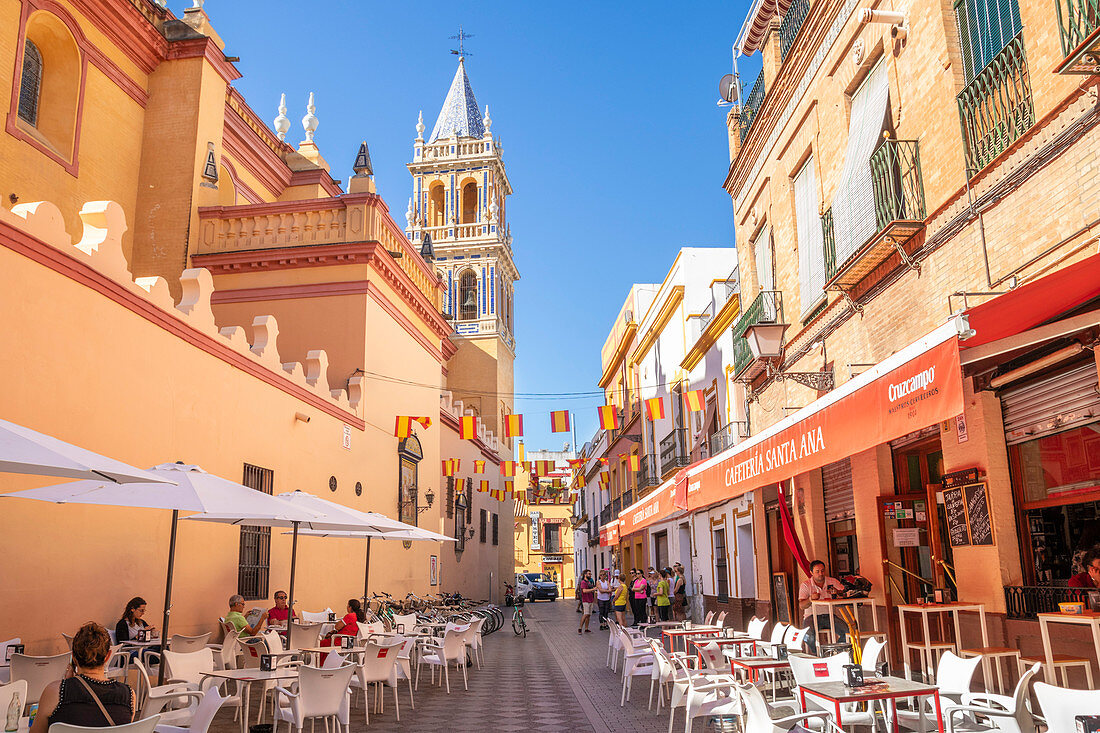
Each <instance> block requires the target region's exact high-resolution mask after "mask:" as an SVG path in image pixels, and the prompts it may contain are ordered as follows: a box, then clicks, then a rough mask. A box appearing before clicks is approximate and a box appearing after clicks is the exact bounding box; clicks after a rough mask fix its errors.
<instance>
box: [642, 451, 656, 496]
mask: <svg viewBox="0 0 1100 733" xmlns="http://www.w3.org/2000/svg"><path fill="white" fill-rule="evenodd" d="M641 464H642V470H641V471H639V472H638V474H639V475H638V488H639V489H645V488H646V487H647V486H656V485H657V484H659V483H661V475H660V473H659V472H658V471H657V456H653V455H649V456H642V457H641Z"/></svg>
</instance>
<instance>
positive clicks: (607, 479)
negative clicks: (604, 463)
mask: <svg viewBox="0 0 1100 733" xmlns="http://www.w3.org/2000/svg"><path fill="white" fill-rule="evenodd" d="M600 483H601V484H603V485H604V486H607V485H608V484H609V483H611V474H610V472H608V471H600Z"/></svg>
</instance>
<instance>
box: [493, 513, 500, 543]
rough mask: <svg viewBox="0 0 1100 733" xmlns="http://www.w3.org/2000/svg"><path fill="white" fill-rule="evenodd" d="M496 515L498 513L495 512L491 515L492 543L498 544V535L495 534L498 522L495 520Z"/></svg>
mask: <svg viewBox="0 0 1100 733" xmlns="http://www.w3.org/2000/svg"><path fill="white" fill-rule="evenodd" d="M498 516H499V515H497V514H494V515H493V544H494V545H498V544H500V542H499V541H498V539H497V537H498V536H499V535H498V534H497V531H498V527H497V525H498V522H497V517H498Z"/></svg>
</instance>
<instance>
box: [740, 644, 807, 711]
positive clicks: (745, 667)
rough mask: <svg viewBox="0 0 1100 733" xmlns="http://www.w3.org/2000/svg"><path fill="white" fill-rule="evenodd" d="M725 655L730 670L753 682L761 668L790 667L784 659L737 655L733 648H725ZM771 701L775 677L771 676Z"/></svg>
mask: <svg viewBox="0 0 1100 733" xmlns="http://www.w3.org/2000/svg"><path fill="white" fill-rule="evenodd" d="M723 654H725V657H726V659H727V660H729V663H730V670H731V671H734V672H737V673H738V674H740V675H742V676H747V677H748V679H749V682H753V683H755V682H756V680H757V678H758V677H759V676H760V671H761V670H767V669H770V670H775V671H777V672H778V671H780V670H785V669H790V668H791V663H790V662H789V661H788V660H786V659H782V660H780V659H775V658H773V657H739V656H737V651H736V650H735V649H727V650H726V651H725V652H723ZM772 702H775V677H774V676H773V677H772Z"/></svg>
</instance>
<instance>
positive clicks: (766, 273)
mask: <svg viewBox="0 0 1100 733" xmlns="http://www.w3.org/2000/svg"><path fill="white" fill-rule="evenodd" d="M752 248H753V253H754V255H755V257H756V282H757V283H758V284H759V285H760V289H761V290H775V273H774V272H773V271H772V228H771V226H770V225H768V224H765V225H764V228H763V229H761V230H760V234H759V235H758V236H757V237H756V239H755V240H754V241H753V244H752Z"/></svg>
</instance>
